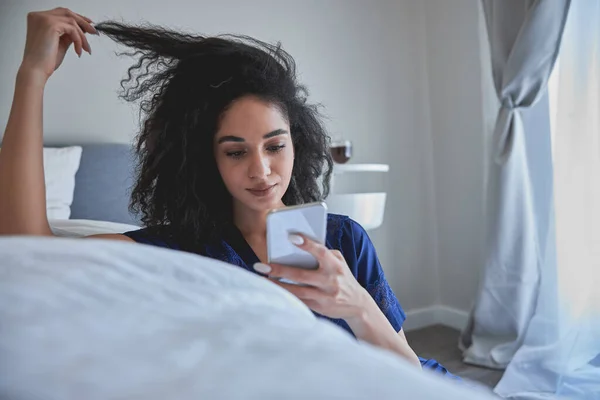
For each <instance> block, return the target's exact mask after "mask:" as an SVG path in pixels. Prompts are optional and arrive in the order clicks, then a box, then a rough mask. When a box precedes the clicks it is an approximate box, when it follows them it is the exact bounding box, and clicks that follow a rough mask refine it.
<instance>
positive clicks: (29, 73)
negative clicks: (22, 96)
mask: <svg viewBox="0 0 600 400" xmlns="http://www.w3.org/2000/svg"><path fill="white" fill-rule="evenodd" d="M47 81H48V77H47V76H46V74H45V73H44V72H43V71H40V70H37V69H35V68H31V67H28V66H27V65H26V64H21V66H20V67H19V70H18V71H17V86H24V87H30V88H38V89H42V90H43V89H44V87H45V86H46V82H47Z"/></svg>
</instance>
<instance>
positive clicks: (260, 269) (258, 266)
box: [254, 263, 271, 274]
mask: <svg viewBox="0 0 600 400" xmlns="http://www.w3.org/2000/svg"><path fill="white" fill-rule="evenodd" d="M254 269H255V270H256V271H258V272H260V273H263V274H268V273H269V272H271V267H269V266H268V265H267V264H263V263H255V264H254Z"/></svg>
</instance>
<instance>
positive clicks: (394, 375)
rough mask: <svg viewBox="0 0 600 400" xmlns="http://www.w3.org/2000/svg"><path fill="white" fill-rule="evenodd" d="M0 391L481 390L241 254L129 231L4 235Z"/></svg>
mask: <svg viewBox="0 0 600 400" xmlns="http://www.w3.org/2000/svg"><path fill="white" fill-rule="evenodd" d="M0 398H2V399H4V398H6V399H13V400H20V399H45V400H53V399H78V400H79V399H87V400H93V399H102V400H107V399H445V400H454V399H456V400H458V399H460V400H469V399H478V400H481V399H485V398H487V397H486V395H484V394H482V393H476V392H472V391H471V390H470V389H467V388H466V387H461V386H459V385H458V384H456V383H454V382H451V381H446V380H444V379H442V378H439V377H437V376H433V374H431V373H428V372H425V371H418V370H416V369H415V368H414V367H412V366H410V365H408V364H407V363H406V362H404V360H402V359H400V358H399V357H396V356H395V355H394V354H391V353H389V352H386V351H383V350H380V349H376V348H374V347H372V346H369V345H367V344H363V343H359V342H357V341H355V340H354V339H353V338H351V337H350V336H349V335H348V334H346V333H345V332H344V331H343V330H341V329H339V328H338V327H336V326H334V325H332V324H330V323H328V322H326V321H322V320H317V319H316V318H314V317H313V315H312V313H311V312H310V311H309V310H308V309H307V308H306V307H305V306H304V305H303V304H302V303H301V302H300V301H299V300H297V299H296V298H294V297H293V296H292V295H290V294H288V293H287V292H285V291H284V290H283V289H280V288H279V287H277V286H276V285H274V284H272V283H270V282H269V281H267V280H266V279H263V278H260V277H258V276H256V275H253V274H251V273H249V272H247V271H244V270H242V269H240V268H238V267H234V266H230V265H228V264H225V263H221V262H218V261H215V260H210V259H207V258H204V257H200V256H196V255H192V254H187V253H182V252H177V251H173V250H167V249H160V248H155V247H150V246H146V245H140V244H135V243H124V242H117V241H109V240H97V239H96V240H94V239H65V238H33V237H30V238H25V237H21V238H17V237H14V238H0Z"/></svg>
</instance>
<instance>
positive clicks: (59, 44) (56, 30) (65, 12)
mask: <svg viewBox="0 0 600 400" xmlns="http://www.w3.org/2000/svg"><path fill="white" fill-rule="evenodd" d="M91 22H92V20H91V19H89V18H87V17H84V16H82V15H79V14H77V13H74V12H73V11H71V10H69V9H67V8H63V7H58V8H55V9H53V10H48V11H38V12H30V13H29V14H27V40H26V43H25V52H24V54H23V62H22V63H21V70H27V71H28V72H33V73H35V74H39V76H40V78H41V79H43V80H44V83H45V81H46V80H48V78H49V77H50V76H51V75H52V73H53V72H54V71H55V70H56V69H57V68H58V67H59V66H60V64H61V63H62V61H63V59H64V57H65V54H66V52H67V50H68V49H69V47H70V46H71V44H74V46H75V52H76V53H77V55H78V56H79V57H81V54H82V52H83V50H85V51H87V52H88V53H89V54H92V49H91V48H90V44H89V43H88V41H87V38H86V37H85V34H86V33H91V34H98V32H97V31H96V29H95V28H94V27H93V26H92V24H91Z"/></svg>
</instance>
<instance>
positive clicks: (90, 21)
mask: <svg viewBox="0 0 600 400" xmlns="http://www.w3.org/2000/svg"><path fill="white" fill-rule="evenodd" d="M77 15H79V16H80V17H81V18H83V19H84V20H86V22H89V23H90V24H92V23H94V21H92V20H91V19H89V18H88V17H86V16H85V15H81V14H77Z"/></svg>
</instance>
